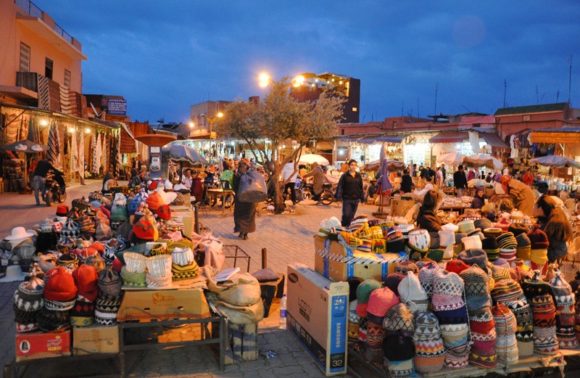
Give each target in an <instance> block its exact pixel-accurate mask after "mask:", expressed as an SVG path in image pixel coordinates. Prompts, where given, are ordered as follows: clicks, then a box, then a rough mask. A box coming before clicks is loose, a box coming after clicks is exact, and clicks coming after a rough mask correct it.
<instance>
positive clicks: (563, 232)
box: [534, 195, 573, 263]
mask: <svg viewBox="0 0 580 378" xmlns="http://www.w3.org/2000/svg"><path fill="white" fill-rule="evenodd" d="M534 214H535V215H536V216H537V217H538V222H539V223H540V227H541V229H542V231H544V232H545V233H546V235H547V236H548V240H549V241H550V245H549V246H548V261H549V262H550V263H553V262H555V261H560V260H562V258H564V257H565V256H566V254H567V253H568V247H567V244H566V243H567V242H568V241H570V239H571V238H572V234H573V232H572V226H571V225H570V222H569V221H568V218H567V217H566V214H565V213H564V210H563V209H562V207H561V206H558V201H557V199H556V198H555V197H553V196H548V195H543V196H541V197H540V199H538V202H537V203H536V206H535V208H534Z"/></svg>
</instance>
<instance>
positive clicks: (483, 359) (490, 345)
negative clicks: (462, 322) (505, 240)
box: [460, 254, 497, 368]
mask: <svg viewBox="0 0 580 378" xmlns="http://www.w3.org/2000/svg"><path fill="white" fill-rule="evenodd" d="M483 256H485V254H483ZM460 276H461V278H462V279H463V282H464V284H465V300H466V304H467V311H468V313H469V328H470V332H471V341H472V346H471V353H470V354H469V361H470V362H471V364H472V365H476V366H481V367H484V368H494V367H495V366H496V364H497V359H496V354H495V342H496V331H495V321H494V319H493V314H492V313H491V298H490V296H489V289H490V288H489V277H488V275H487V274H486V272H484V271H483V269H481V268H480V267H479V265H478V264H473V266H472V267H470V268H469V269H466V270H464V271H463V272H461V274H460Z"/></svg>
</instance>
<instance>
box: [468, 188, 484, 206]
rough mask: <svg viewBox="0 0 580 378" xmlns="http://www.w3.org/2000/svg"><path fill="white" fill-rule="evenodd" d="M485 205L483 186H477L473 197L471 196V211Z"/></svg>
mask: <svg viewBox="0 0 580 378" xmlns="http://www.w3.org/2000/svg"><path fill="white" fill-rule="evenodd" d="M484 204H485V196H484V190H483V186H478V187H477V188H476V189H475V196H473V201H471V208H472V209H481V208H482V207H483V205H484Z"/></svg>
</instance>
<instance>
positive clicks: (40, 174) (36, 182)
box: [30, 159, 62, 206]
mask: <svg viewBox="0 0 580 378" xmlns="http://www.w3.org/2000/svg"><path fill="white" fill-rule="evenodd" d="M51 169H52V170H53V171H55V173H57V174H60V175H62V172H60V171H59V170H58V169H56V168H55V167H54V166H53V165H52V164H50V162H49V161H48V160H44V159H43V160H39V161H38V163H37V164H36V168H35V169H34V172H33V173H32V183H31V185H30V186H31V187H32V190H33V191H34V199H35V200H36V206H40V198H39V194H40V195H42V199H43V200H44V201H46V206H50V198H48V197H47V195H46V175H47V174H48V171H49V170H51Z"/></svg>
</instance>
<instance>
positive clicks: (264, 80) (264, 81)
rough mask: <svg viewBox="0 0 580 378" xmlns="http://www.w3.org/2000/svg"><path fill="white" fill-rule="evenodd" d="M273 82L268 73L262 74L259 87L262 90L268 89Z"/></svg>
mask: <svg viewBox="0 0 580 378" xmlns="http://www.w3.org/2000/svg"><path fill="white" fill-rule="evenodd" d="M271 82H272V77H271V76H270V74H269V73H267V72H260V74H259V75H258V86H259V87H260V88H266V87H267V86H269V85H270V83H271Z"/></svg>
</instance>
